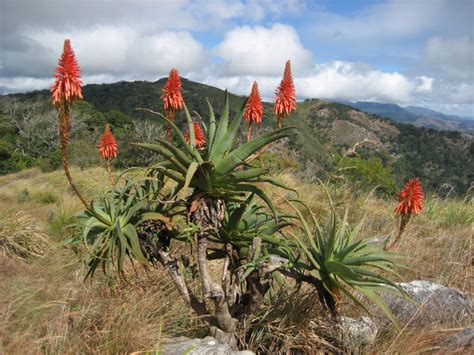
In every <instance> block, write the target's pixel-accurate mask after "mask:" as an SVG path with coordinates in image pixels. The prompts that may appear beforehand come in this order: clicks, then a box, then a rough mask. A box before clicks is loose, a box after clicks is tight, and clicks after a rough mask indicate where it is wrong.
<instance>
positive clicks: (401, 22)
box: [0, 0, 474, 117]
mask: <svg viewBox="0 0 474 355" xmlns="http://www.w3.org/2000/svg"><path fill="white" fill-rule="evenodd" d="M65 38H69V39H70V40H71V44H72V46H73V48H74V50H75V52H76V57H77V60H78V62H79V65H80V67H81V69H82V77H83V82H84V83H85V84H89V83H109V82H116V81H120V80H127V81H133V80H149V81H154V80H157V79H159V78H162V77H165V76H166V75H167V74H168V73H169V71H170V70H171V69H172V68H177V69H178V71H179V73H180V75H181V76H182V77H185V78H188V79H190V80H195V81H199V82H203V83H206V84H209V85H213V86H217V87H220V88H223V89H224V88H227V89H229V91H231V92H234V93H237V94H241V95H248V94H249V93H250V89H251V86H252V83H253V81H254V80H256V81H257V82H258V85H259V89H260V93H261V95H262V97H263V98H264V99H266V100H268V101H271V100H272V99H273V95H274V91H275V89H276V87H277V86H278V83H279V81H280V80H281V75H282V73H283V68H284V64H285V62H286V60H288V59H290V60H291V64H292V70H293V76H294V80H295V86H296V92H297V96H298V99H300V100H304V99H307V98H321V99H328V100H348V101H377V102H390V103H396V104H399V105H402V106H407V105H416V106H423V107H428V108H431V109H435V110H438V111H441V112H443V113H448V114H456V115H461V116H472V117H474V0H379V1H375V0H352V1H351V0H280V1H277V0H94V1H93V0H0V94H6V93H13V92H26V91H31V90H37V89H44V88H48V87H50V86H51V84H52V82H53V78H52V72H53V70H54V67H55V66H56V64H57V61H58V58H59V56H60V53H61V50H62V46H63V41H64V39H65Z"/></svg>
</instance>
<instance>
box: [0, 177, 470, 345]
mask: <svg viewBox="0 0 474 355" xmlns="http://www.w3.org/2000/svg"><path fill="white" fill-rule="evenodd" d="M72 174H73V176H75V179H76V181H77V184H78V186H79V188H80V189H81V191H84V192H85V195H86V196H89V197H90V196H93V195H94V194H96V193H99V192H100V191H102V190H103V189H104V188H105V187H106V185H107V175H106V172H105V170H104V169H101V168H93V169H88V170H85V171H80V170H78V169H73V172H72ZM278 178H279V179H280V180H283V181H284V182H286V183H287V184H289V185H291V186H295V187H296V188H297V190H298V192H299V193H300V197H301V198H302V199H303V200H305V201H306V202H308V204H309V205H310V207H311V208H312V209H313V210H314V212H315V213H316V215H318V216H323V215H324V212H325V211H326V208H327V206H326V204H325V202H324V196H323V193H322V192H321V190H320V189H319V188H318V187H317V186H316V185H315V184H313V183H310V182H307V181H303V180H300V179H298V178H296V177H295V175H294V174H289V173H286V174H281V175H280V176H278ZM270 193H271V195H272V198H273V200H274V201H276V202H277V203H279V204H281V206H283V205H284V203H283V200H282V199H281V197H282V196H284V194H285V192H284V191H283V192H282V190H277V189H271V191H270ZM334 194H335V196H336V197H337V201H339V206H340V208H343V207H347V208H348V209H349V213H350V218H351V221H352V222H355V221H359V220H360V219H361V218H363V217H365V223H364V228H363V231H362V234H363V235H364V236H374V237H383V236H387V235H394V234H395V232H396V229H397V223H398V221H397V220H396V219H395V216H394V215H393V208H394V206H395V201H394V200H393V199H392V198H388V197H377V196H375V194H373V193H371V194H369V193H365V192H360V193H354V192H349V189H347V188H346V187H344V186H342V187H341V186H340V187H337V188H335V190H334ZM80 210H81V204H80V201H79V200H78V199H77V198H75V196H74V195H72V194H71V191H70V189H69V188H68V185H67V182H66V179H65V177H64V175H63V173H62V171H56V172H52V173H42V172H41V171H39V170H37V169H32V170H26V171H23V172H20V173H17V174H12V175H6V176H1V177H0V353H5V354H12V353H20V352H21V353H25V352H26V353H37V352H44V353H78V352H85V353H129V352H143V351H154V350H157V349H159V345H160V342H161V341H162V340H163V339H165V338H167V337H171V336H176V335H188V336H204V335H205V332H204V329H203V328H202V326H201V325H200V323H199V321H198V320H197V319H196V318H195V317H194V316H193V314H192V312H191V311H190V310H189V309H188V308H187V307H186V305H185V304H184V303H182V302H181V301H180V299H179V296H178V294H177V292H176V290H175V289H174V288H173V285H172V284H171V282H170V281H169V280H168V278H167V275H166V274H165V273H164V272H163V271H162V270H160V269H158V270H157V269H148V270H146V269H144V268H143V267H141V266H137V267H136V270H132V269H131V270H130V273H129V275H128V276H129V277H128V278H127V279H128V282H117V281H116V280H114V279H112V278H109V279H107V278H106V277H105V276H103V275H101V274H100V273H98V274H97V276H96V277H95V278H94V279H93V280H92V281H89V280H88V281H87V282H84V276H85V268H84V265H83V263H82V259H81V254H80V253H79V254H76V253H75V252H74V250H73V249H72V248H71V247H68V246H65V245H64V243H63V242H64V240H65V239H67V238H68V237H69V235H70V234H71V228H72V226H73V222H74V219H73V216H74V214H75V213H76V212H78V211H80ZM473 230H474V205H473V202H472V200H471V199H470V197H469V196H465V198H462V197H456V198H454V197H448V198H446V199H441V198H439V197H436V196H435V195H434V194H429V195H428V196H427V200H426V203H425V211H424V212H423V213H422V214H421V215H420V216H417V217H416V218H415V219H414V220H413V221H412V223H410V224H409V225H408V227H407V230H406V233H405V234H404V236H403V238H402V241H401V243H400V244H399V245H398V246H397V247H396V248H395V250H396V251H398V252H400V253H401V254H403V255H405V258H404V259H403V264H404V265H406V266H407V267H408V268H407V269H402V270H401V280H400V281H411V280H417V279H423V280H431V281H434V282H439V283H441V284H443V285H446V286H450V287H455V288H458V289H459V290H461V291H463V292H467V293H469V294H472V288H471V282H472V279H471V272H472V269H471V268H472V237H473ZM25 241H26V242H25ZM7 243H8V246H7ZM15 243H16V244H15ZM22 243H23V244H22ZM14 245H16V246H17V249H15V250H16V251H17V253H13V252H12V246H14ZM302 303H303V304H304V302H302ZM295 304H296V303H295ZM306 307H307V304H306ZM342 309H343V311H344V310H346V311H347V313H348V314H350V315H354V310H353V309H352V307H350V306H349V305H345V304H344V301H342ZM468 324H469V323H468V322H466V323H462V324H433V325H431V326H429V327H424V328H411V327H410V326H409V325H408V326H406V327H403V328H402V332H401V333H399V334H396V333H395V332H393V331H382V332H380V333H379V336H378V338H377V341H376V344H375V345H374V346H373V347H372V349H371V351H372V352H374V353H377V352H400V353H415V352H420V351H423V350H424V349H430V348H433V346H435V345H436V342H437V341H438V340H439V339H440V337H445V336H448V335H450V334H452V333H454V332H456V331H457V330H459V329H462V328H463V327H466V326H467V325H468ZM309 338H311V337H310V336H308V339H309Z"/></svg>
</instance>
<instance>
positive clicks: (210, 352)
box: [160, 337, 254, 355]
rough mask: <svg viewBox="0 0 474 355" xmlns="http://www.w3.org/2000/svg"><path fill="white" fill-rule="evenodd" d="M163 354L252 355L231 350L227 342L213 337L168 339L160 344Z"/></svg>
mask: <svg viewBox="0 0 474 355" xmlns="http://www.w3.org/2000/svg"><path fill="white" fill-rule="evenodd" d="M160 354H163V355H184V354H186V355H254V352H252V351H233V350H232V349H231V348H230V346H229V345H228V344H221V343H219V342H218V341H217V340H216V339H214V338H213V337H205V338H204V339H190V338H186V337H178V338H172V339H168V340H166V341H164V342H163V344H161V346H160Z"/></svg>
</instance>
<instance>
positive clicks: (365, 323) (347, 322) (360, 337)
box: [340, 317, 378, 353]
mask: <svg viewBox="0 0 474 355" xmlns="http://www.w3.org/2000/svg"><path fill="white" fill-rule="evenodd" d="M340 327H341V336H340V340H341V342H342V345H343V346H344V347H345V348H347V349H348V350H350V352H351V353H353V352H356V351H357V350H361V351H364V350H365V349H366V348H368V347H369V346H370V345H372V344H373V343H374V342H375V338H376V336H377V331H378V329H377V325H376V324H375V323H374V322H373V321H372V319H370V318H368V317H362V318H361V319H360V320H356V319H352V318H348V317H341V324H340Z"/></svg>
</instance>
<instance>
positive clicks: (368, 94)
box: [204, 61, 433, 104]
mask: <svg viewBox="0 0 474 355" xmlns="http://www.w3.org/2000/svg"><path fill="white" fill-rule="evenodd" d="M279 71H280V72H281V71H282V67H281V68H280V70H279ZM254 80H256V81H257V82H258V84H259V89H260V93H261V95H262V97H263V98H264V99H265V100H269V101H271V100H273V95H274V91H275V89H276V88H277V86H278V84H279V82H280V80H281V76H273V75H272V76H270V75H268V76H262V75H260V76H250V75H241V76H239V75H229V76H223V77H219V78H217V77H212V76H209V77H207V78H205V79H204V81H205V82H206V83H208V84H211V85H215V86H218V87H221V88H228V89H229V90H230V91H231V92H235V93H238V94H241V95H248V94H249V92H250V88H251V85H252V83H253V81H254ZM294 80H295V87H296V94H297V97H298V99H300V100H302V99H306V98H324V99H338V100H341V99H342V100H349V101H379V102H395V103H400V104H402V103H410V102H413V101H414V100H416V97H417V95H419V94H420V93H427V92H429V91H431V89H432V84H433V79H432V78H429V77H425V76H423V77H415V78H410V77H407V76H405V75H402V74H400V73H397V72H393V73H388V72H383V71H381V70H377V69H373V68H370V67H369V66H367V65H364V64H359V63H348V62H341V61H335V62H329V63H325V64H321V65H318V66H316V68H315V69H314V70H313V71H312V72H311V73H307V74H306V75H299V76H298V75H296V76H295V77H294Z"/></svg>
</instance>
